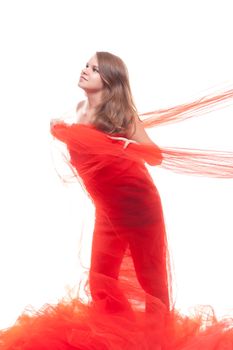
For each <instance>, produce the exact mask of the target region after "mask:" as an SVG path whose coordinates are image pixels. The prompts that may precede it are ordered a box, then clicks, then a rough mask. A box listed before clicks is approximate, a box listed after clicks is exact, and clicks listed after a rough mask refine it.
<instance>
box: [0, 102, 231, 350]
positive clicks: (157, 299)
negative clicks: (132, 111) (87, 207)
mask: <svg viewBox="0 0 233 350" xmlns="http://www.w3.org/2000/svg"><path fill="white" fill-rule="evenodd" d="M211 101H212V100H211ZM153 123H154V121H153ZM51 133H52V135H53V136H54V137H55V138H56V139H58V140H60V141H61V142H63V143H64V144H65V145H66V146H67V150H68V154H69V157H68V158H67V161H68V163H69V165H70V166H71V168H72V170H73V174H74V175H75V177H76V178H77V179H80V180H81V182H82V184H83V186H84V187H85V189H86V191H87V193H88V195H89V196H90V197H91V199H92V201H93V203H94V205H95V227H94V233H93V241H92V254H91V265H90V270H89V276H88V285H87V288H86V294H87V296H88V300H89V301H88V302H87V301H85V302H83V301H82V299H81V298H79V297H77V298H76V299H69V298H67V299H64V300H62V301H61V302H60V303H58V304H57V305H54V306H53V305H47V306H45V307H44V308H43V309H41V310H39V311H35V312H32V313H31V314H30V313H25V314H24V315H22V316H21V317H20V318H19V319H18V321H17V322H16V324H15V325H14V326H13V327H10V328H9V329H7V330H5V331H2V332H1V333H0V349H1V350H55V349H56V350H109V349H113V350H118V349H119V350H120V349H127V350H131V349H135V350H152V349H153V350H204V349H205V350H223V349H224V350H227V349H233V320H232V319H231V318H228V319H224V320H221V321H218V320H217V319H216V318H215V315H214V311H213V310H212V309H211V307H202V308H200V307H199V308H197V309H196V310H195V313H194V314H193V316H189V317H188V316H184V315H181V314H180V313H178V312H177V311H176V310H175V309H174V306H173V302H172V281H171V271H170V264H169V252H168V245H167V238H166V230H165V224H164V217H163V211H162V206H161V200H160V196H159V193H158V191H157V188H156V186H155V184H154V182H153V180H152V178H151V176H150V174H149V172H148V170H147V168H146V166H145V158H146V159H147V161H149V162H150V163H151V164H154V165H158V166H163V167H165V168H167V169H171V170H174V171H178V172H185V173H192V174H197V175H198V174H199V175H205V176H206V175H208V176H216V177H227V178H232V176H233V167H232V160H233V155H232V153H230V152H228V153H227V152H224V153H222V152H214V151H211V152H210V151H208V152H207V151H203V150H202V151H201V150H186V149H168V148H167V149H165V148H164V149H160V148H159V147H157V146H156V145H144V144H134V143H131V144H129V146H128V147H127V148H126V149H124V148H123V144H122V141H119V140H113V139H111V138H109V136H108V135H107V134H105V133H103V132H101V131H99V130H97V129H96V128H95V127H93V126H90V125H81V124H72V125H68V124H66V123H64V122H60V123H57V124H55V125H53V126H52V128H51Z"/></svg>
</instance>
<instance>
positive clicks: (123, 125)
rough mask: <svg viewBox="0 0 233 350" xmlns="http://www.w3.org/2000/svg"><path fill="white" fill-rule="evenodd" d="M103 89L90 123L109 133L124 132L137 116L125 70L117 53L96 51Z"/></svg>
mask: <svg viewBox="0 0 233 350" xmlns="http://www.w3.org/2000/svg"><path fill="white" fill-rule="evenodd" d="M96 56H97V60H98V66H99V73H100V77H101V78H102V81H103V84H104V88H103V95H102V101H101V103H100V104H99V105H98V106H97V107H96V112H95V119H94V121H93V122H94V125H95V126H96V128H97V129H99V130H102V131H104V132H107V133H109V134H122V135H124V134H126V132H128V131H129V130H131V129H132V126H133V127H134V128H135V117H137V116H138V113H137V109H136V107H135V104H134V101H133V97H132V92H131V88H130V83H129V76H128V70H127V67H126V65H125V63H124V62H123V61H122V59H121V58H120V57H118V56H115V55H113V54H111V53H109V52H104V51H99V52H96Z"/></svg>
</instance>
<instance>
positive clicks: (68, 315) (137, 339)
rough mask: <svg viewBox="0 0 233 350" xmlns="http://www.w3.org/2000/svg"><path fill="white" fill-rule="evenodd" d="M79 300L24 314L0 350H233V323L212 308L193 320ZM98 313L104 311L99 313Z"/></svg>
mask: <svg viewBox="0 0 233 350" xmlns="http://www.w3.org/2000/svg"><path fill="white" fill-rule="evenodd" d="M103 306H104V305H103V304H101V303H99V304H98V303H97V305H94V304H93V305H86V304H83V303H81V302H80V301H79V300H77V299H75V300H74V299H73V300H70V301H67V302H66V301H62V302H60V303H59V304H57V305H55V306H52V305H46V306H45V307H44V308H42V309H41V310H40V311H37V312H34V313H33V312H31V313H30V314H29V313H25V314H23V315H22V316H21V317H20V318H19V319H18V320H17V322H16V324H15V325H14V326H13V327H11V328H9V329H7V330H4V331H2V332H1V333H0V349H1V350H110V349H111V350H120V349H121V350H122V349H127V350H130V349H134V350H151V349H154V350H158V349H160V350H161V349H162V350H178V349H179V350H223V349H224V350H232V349H233V327H232V326H233V322H232V320H229V319H228V320H225V321H221V322H217V321H216V319H215V317H214V314H213V312H212V309H211V308H210V307H205V308H200V309H199V310H196V315H195V316H193V317H187V316H182V315H180V314H179V313H178V312H175V311H171V312H169V313H168V312H166V311H165V308H164V307H163V306H162V304H161V303H159V302H158V305H157V310H155V312H154V313H153V314H147V313H144V312H139V311H138V312H135V313H134V314H133V315H132V314H126V313H125V314H120V313H113V314H110V313H106V312H104V311H103V310H104V308H103ZM101 308H102V310H101Z"/></svg>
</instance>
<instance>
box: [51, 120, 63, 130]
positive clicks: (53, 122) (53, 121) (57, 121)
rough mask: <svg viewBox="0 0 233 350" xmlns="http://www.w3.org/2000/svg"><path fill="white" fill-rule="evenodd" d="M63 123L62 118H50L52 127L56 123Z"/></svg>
mask: <svg viewBox="0 0 233 350" xmlns="http://www.w3.org/2000/svg"><path fill="white" fill-rule="evenodd" d="M63 123H64V122H63V120H61V119H51V120H50V129H51V128H52V127H53V126H54V125H56V124H63Z"/></svg>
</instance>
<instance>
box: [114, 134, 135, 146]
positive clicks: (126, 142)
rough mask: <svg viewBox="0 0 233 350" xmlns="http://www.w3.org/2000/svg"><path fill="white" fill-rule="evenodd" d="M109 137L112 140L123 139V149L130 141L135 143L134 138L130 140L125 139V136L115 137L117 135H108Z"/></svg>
mask: <svg viewBox="0 0 233 350" xmlns="http://www.w3.org/2000/svg"><path fill="white" fill-rule="evenodd" d="M108 137H109V138H110V139H112V140H119V141H124V142H125V144H124V147H123V149H125V148H126V147H127V146H128V145H129V144H130V143H137V142H136V141H134V140H130V139H127V138H126V137H120V136H119V137H117V136H108Z"/></svg>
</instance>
